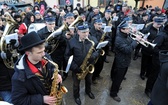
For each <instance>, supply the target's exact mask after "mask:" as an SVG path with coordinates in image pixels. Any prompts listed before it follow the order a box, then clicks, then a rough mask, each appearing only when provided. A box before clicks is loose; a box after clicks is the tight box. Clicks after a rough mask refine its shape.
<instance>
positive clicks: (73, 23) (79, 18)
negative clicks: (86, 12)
mask: <svg viewBox="0 0 168 105" xmlns="http://www.w3.org/2000/svg"><path fill="white" fill-rule="evenodd" d="M82 21H83V20H82V17H81V16H78V17H77V18H76V19H75V21H73V22H72V23H71V24H70V25H69V27H74V25H75V24H78V23H80V22H82Z"/></svg>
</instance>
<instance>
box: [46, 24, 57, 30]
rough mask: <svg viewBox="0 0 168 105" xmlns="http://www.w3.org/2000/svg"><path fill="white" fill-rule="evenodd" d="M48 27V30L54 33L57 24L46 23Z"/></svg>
mask: <svg viewBox="0 0 168 105" xmlns="http://www.w3.org/2000/svg"><path fill="white" fill-rule="evenodd" d="M46 26H47V28H48V29H49V30H50V31H54V28H55V22H52V23H46Z"/></svg>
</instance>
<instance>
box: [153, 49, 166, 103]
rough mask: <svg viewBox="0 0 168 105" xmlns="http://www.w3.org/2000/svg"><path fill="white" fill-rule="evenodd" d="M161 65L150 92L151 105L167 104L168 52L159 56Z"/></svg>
mask: <svg viewBox="0 0 168 105" xmlns="http://www.w3.org/2000/svg"><path fill="white" fill-rule="evenodd" d="M159 60H160V64H161V69H160V73H159V75H158V78H157V80H156V82H155V85H154V87H153V90H152V95H151V101H152V104H153V105H167V104H168V79H167V78H168V51H167V50H166V51H161V52H160V54H159Z"/></svg>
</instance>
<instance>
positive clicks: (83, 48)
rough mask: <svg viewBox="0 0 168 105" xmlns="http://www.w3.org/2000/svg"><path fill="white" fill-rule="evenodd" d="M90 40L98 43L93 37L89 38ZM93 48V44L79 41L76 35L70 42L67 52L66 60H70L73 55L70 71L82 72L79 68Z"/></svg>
mask: <svg viewBox="0 0 168 105" xmlns="http://www.w3.org/2000/svg"><path fill="white" fill-rule="evenodd" d="M89 39H91V40H94V42H95V43H96V42H97V41H96V39H95V38H93V37H91V36H90V37H89ZM91 46H92V44H91V42H89V41H88V40H85V41H84V43H83V42H81V41H79V36H78V35H75V36H74V37H73V38H72V39H70V40H69V41H68V44H67V47H66V51H65V59H66V60H68V59H69V57H70V56H71V55H73V61H72V64H71V67H70V70H72V71H73V72H76V73H77V72H80V71H79V70H80V69H79V68H80V66H81V64H82V63H83V60H84V59H85V57H86V55H87V54H88V51H89V49H90V47H91Z"/></svg>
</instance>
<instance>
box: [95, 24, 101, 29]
mask: <svg viewBox="0 0 168 105" xmlns="http://www.w3.org/2000/svg"><path fill="white" fill-rule="evenodd" d="M94 26H95V29H96V30H101V28H102V23H95V24H94Z"/></svg>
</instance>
